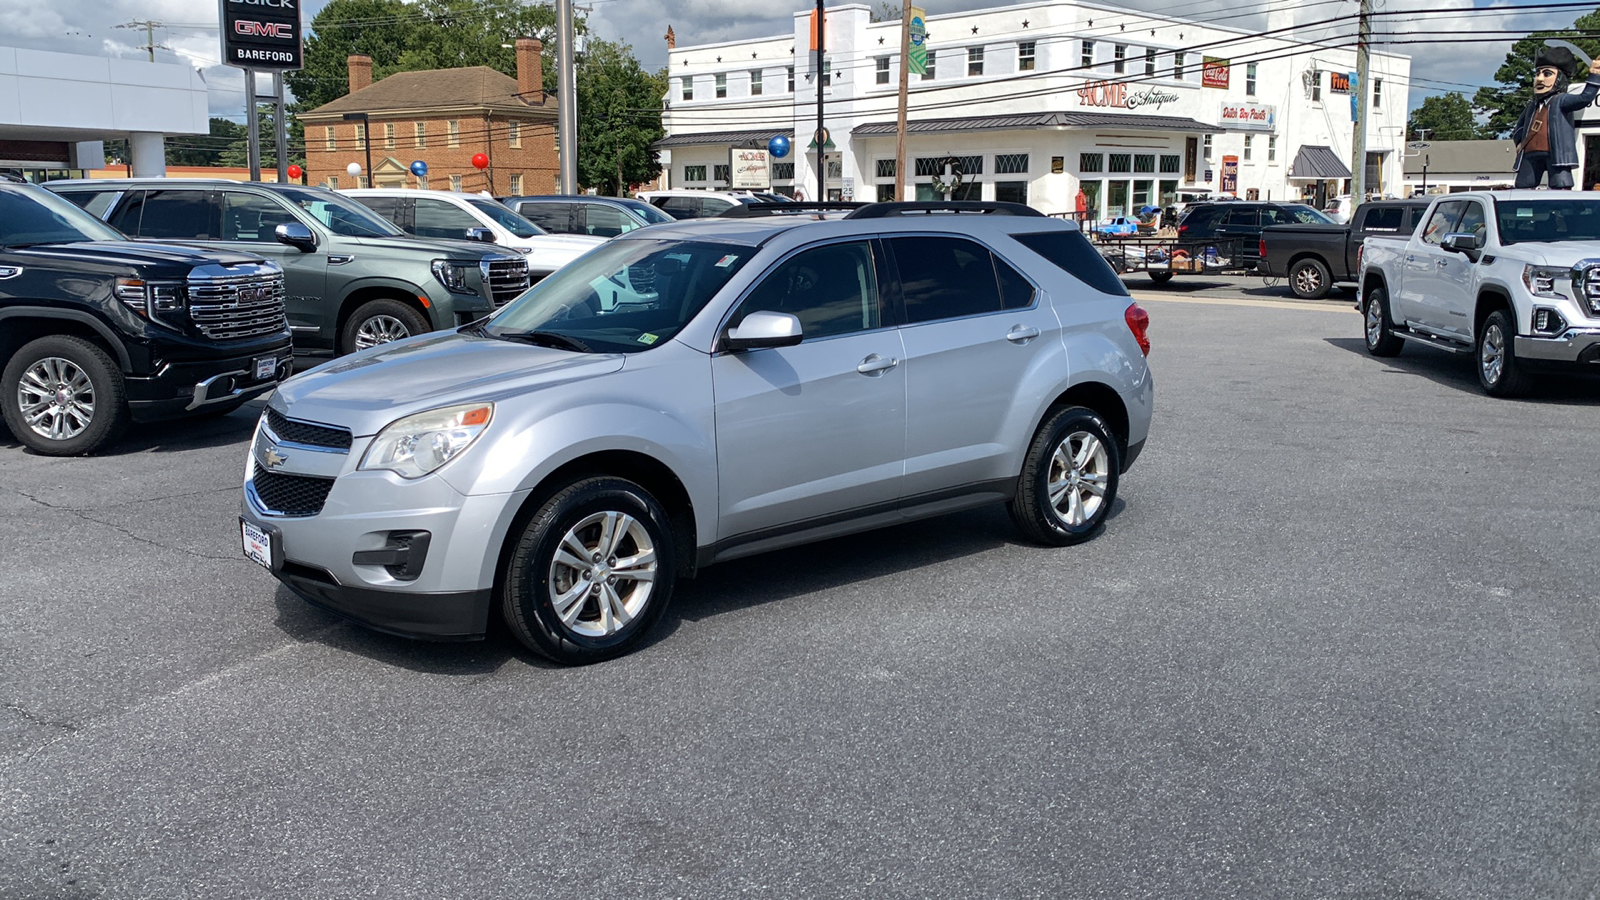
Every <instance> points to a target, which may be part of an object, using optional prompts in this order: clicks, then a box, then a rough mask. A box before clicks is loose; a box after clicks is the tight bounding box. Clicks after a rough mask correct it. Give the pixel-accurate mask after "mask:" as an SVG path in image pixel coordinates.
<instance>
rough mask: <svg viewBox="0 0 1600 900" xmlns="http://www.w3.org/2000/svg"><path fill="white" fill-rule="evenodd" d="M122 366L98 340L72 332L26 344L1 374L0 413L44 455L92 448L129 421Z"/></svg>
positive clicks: (13, 430) (20, 436) (77, 452)
mask: <svg viewBox="0 0 1600 900" xmlns="http://www.w3.org/2000/svg"><path fill="white" fill-rule="evenodd" d="M127 401H128V397H127V388H126V386H125V385H124V384H123V381H122V372H121V371H120V370H118V368H117V364H116V363H115V362H114V361H113V360H112V359H111V356H110V355H109V354H107V353H106V351H105V350H103V349H101V348H100V347H99V346H98V345H96V344H93V343H91V342H89V341H86V340H84V339H83V338H80V337H74V336H72V335H65V334H62V335H51V336H49V337H42V338H39V339H38V340H34V341H30V342H28V343H27V344H24V345H23V346H22V348H21V349H20V350H18V351H17V352H16V355H14V356H12V357H11V361H10V362H9V363H7V364H6V367H5V372H4V373H3V374H0V413H3V414H4V416H5V420H6V425H7V427H9V428H10V429H11V433H12V434H13V435H15V436H16V438H17V440H19V441H21V442H22V443H23V445H24V446H26V447H28V448H29V449H31V450H33V451H34V452H35V453H42V454H44V455H46V456H78V455H80V454H85V453H93V452H95V451H96V450H98V449H100V448H101V447H104V446H105V445H106V444H109V443H111V442H112V441H114V440H116V439H117V436H118V435H120V434H121V433H122V430H123V429H124V428H126V427H127V425H128V402H127Z"/></svg>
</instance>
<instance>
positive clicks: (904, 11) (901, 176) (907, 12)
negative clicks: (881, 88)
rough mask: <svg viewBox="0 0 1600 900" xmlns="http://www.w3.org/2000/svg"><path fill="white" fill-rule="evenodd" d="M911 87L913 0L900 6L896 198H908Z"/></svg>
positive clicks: (895, 150) (895, 149) (895, 164)
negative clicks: (908, 121) (908, 130)
mask: <svg viewBox="0 0 1600 900" xmlns="http://www.w3.org/2000/svg"><path fill="white" fill-rule="evenodd" d="M910 89H911V0H904V2H903V3H902V4H901V8H900V109H899V112H898V114H897V116H896V121H895V130H894V134H895V138H894V198H895V199H896V200H904V199H906V93H907V92H908V91H909V90H910Z"/></svg>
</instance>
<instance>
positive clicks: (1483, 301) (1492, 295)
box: [1472, 288, 1511, 334]
mask: <svg viewBox="0 0 1600 900" xmlns="http://www.w3.org/2000/svg"><path fill="white" fill-rule="evenodd" d="M1497 309H1504V310H1507V311H1509V310H1510V309H1511V298H1510V297H1508V296H1506V295H1505V294H1504V293H1502V292H1500V291H1497V290H1495V289H1493V288H1485V289H1483V290H1482V291H1479V292H1478V308H1477V309H1476V310H1474V311H1473V313H1472V333H1473V334H1481V333H1483V320H1484V319H1487V318H1489V314H1490V313H1492V312H1494V311H1495V310H1497Z"/></svg>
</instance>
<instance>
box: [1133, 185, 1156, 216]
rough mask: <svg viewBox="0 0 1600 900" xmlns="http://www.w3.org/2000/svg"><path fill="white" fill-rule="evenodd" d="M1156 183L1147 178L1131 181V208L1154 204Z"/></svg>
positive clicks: (1137, 208)
mask: <svg viewBox="0 0 1600 900" xmlns="http://www.w3.org/2000/svg"><path fill="white" fill-rule="evenodd" d="M1155 185H1156V183H1155V182H1154V181H1151V180H1149V179H1148V178H1145V179H1140V180H1139V181H1135V182H1134V183H1133V208H1134V210H1135V211H1137V210H1140V209H1143V208H1145V207H1146V206H1152V205H1154V203H1153V201H1154V200H1155V196H1154V191H1155Z"/></svg>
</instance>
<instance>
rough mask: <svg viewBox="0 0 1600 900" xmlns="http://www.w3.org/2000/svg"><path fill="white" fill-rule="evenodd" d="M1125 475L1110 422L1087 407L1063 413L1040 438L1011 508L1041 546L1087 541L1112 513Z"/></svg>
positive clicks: (1031, 450) (1042, 429)
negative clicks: (1107, 423) (1120, 481)
mask: <svg viewBox="0 0 1600 900" xmlns="http://www.w3.org/2000/svg"><path fill="white" fill-rule="evenodd" d="M1121 473H1122V454H1121V452H1120V451H1119V450H1118V447H1117V442H1116V439H1115V438H1113V437H1112V435H1111V429H1110V428H1109V427H1108V426H1107V425H1106V422H1105V420H1104V419H1102V418H1100V416H1099V414H1097V413H1096V412H1095V411H1094V410H1091V409H1088V408H1086V407H1082V406H1071V407H1065V408H1060V409H1057V410H1055V411H1054V412H1052V413H1051V414H1049V415H1047V416H1046V417H1045V421H1044V424H1043V425H1041V426H1040V427H1039V431H1038V433H1037V434H1035V435H1034V438H1033V443H1032V444H1031V445H1030V446H1029V447H1028V455H1027V457H1026V458H1025V459H1024V460H1023V463H1022V474H1021V475H1019V476H1018V482H1017V495H1016V497H1015V498H1013V499H1012V501H1011V502H1010V503H1009V504H1007V507H1006V508H1007V510H1008V511H1010V513H1011V520H1012V521H1013V522H1015V523H1016V525H1017V528H1018V529H1019V530H1021V531H1022V533H1023V534H1025V535H1027V536H1028V537H1030V538H1032V539H1033V540H1035V541H1038V542H1039V543H1041V544H1050V545H1053V546H1057V547H1063V546H1066V545H1068V544H1076V543H1079V542H1082V541H1086V540H1088V539H1089V538H1091V537H1093V536H1094V533H1095V531H1096V529H1098V528H1099V527H1100V526H1101V525H1102V524H1104V522H1105V520H1106V516H1107V515H1109V514H1110V512H1111V505H1112V504H1113V503H1115V502H1116V499H1117V483H1118V480H1119V479H1120V477H1121Z"/></svg>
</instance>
